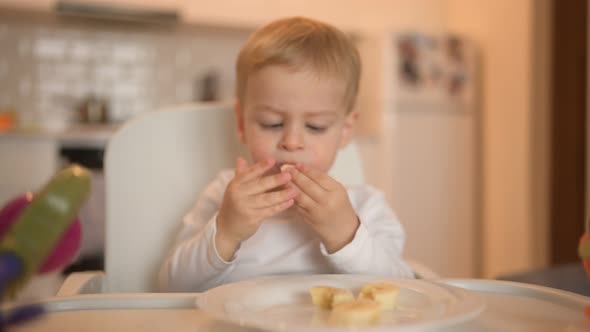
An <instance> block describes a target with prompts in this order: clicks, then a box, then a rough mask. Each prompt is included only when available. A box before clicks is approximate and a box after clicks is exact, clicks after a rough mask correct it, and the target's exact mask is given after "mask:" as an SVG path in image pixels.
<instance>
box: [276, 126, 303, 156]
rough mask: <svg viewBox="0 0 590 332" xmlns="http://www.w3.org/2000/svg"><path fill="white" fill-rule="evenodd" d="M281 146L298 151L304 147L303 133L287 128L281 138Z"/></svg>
mask: <svg viewBox="0 0 590 332" xmlns="http://www.w3.org/2000/svg"><path fill="white" fill-rule="evenodd" d="M280 146H281V148H282V149H283V150H286V151H296V150H301V149H303V146H304V144H303V135H302V133H301V132H300V131H298V130H296V129H292V128H287V129H286V130H285V131H284V135H283V137H282V139H281V142H280Z"/></svg>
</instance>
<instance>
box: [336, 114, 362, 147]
mask: <svg viewBox="0 0 590 332" xmlns="http://www.w3.org/2000/svg"><path fill="white" fill-rule="evenodd" d="M358 117H359V113H358V112H357V111H351V112H350V113H348V114H347V115H346V118H345V119H344V127H343V128H342V136H341V137H340V148H343V147H345V146H347V145H348V143H349V142H350V139H351V138H352V134H353V132H354V126H355V125H356V121H357V120H358Z"/></svg>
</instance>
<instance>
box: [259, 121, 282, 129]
mask: <svg viewBox="0 0 590 332" xmlns="http://www.w3.org/2000/svg"><path fill="white" fill-rule="evenodd" d="M260 126H261V127H262V128H264V129H279V128H281V127H283V123H281V122H279V123H261V124H260Z"/></svg>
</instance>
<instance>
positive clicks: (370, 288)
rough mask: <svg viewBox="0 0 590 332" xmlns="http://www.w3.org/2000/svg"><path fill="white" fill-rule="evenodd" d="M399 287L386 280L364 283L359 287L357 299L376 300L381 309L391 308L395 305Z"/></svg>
mask: <svg viewBox="0 0 590 332" xmlns="http://www.w3.org/2000/svg"><path fill="white" fill-rule="evenodd" d="M398 294H399V287H397V286H396V285H394V284H391V283H388V282H375V283H370V284H366V285H364V286H363V287H362V288H361V291H360V293H359V296H358V299H359V300H363V299H364V300H373V301H375V302H377V303H378V304H379V306H380V308H381V310H391V309H393V308H394V307H395V303H396V301H397V295H398Z"/></svg>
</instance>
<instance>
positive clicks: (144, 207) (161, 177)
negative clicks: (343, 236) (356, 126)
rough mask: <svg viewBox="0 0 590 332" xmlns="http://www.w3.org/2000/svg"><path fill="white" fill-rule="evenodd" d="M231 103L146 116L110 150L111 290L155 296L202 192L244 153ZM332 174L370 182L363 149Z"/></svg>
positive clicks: (344, 154)
mask: <svg viewBox="0 0 590 332" xmlns="http://www.w3.org/2000/svg"><path fill="white" fill-rule="evenodd" d="M234 128H235V123H234V116H233V109H232V105H230V104H190V105H183V106H179V107H173V108H170V109H165V110H161V111H156V112H150V113H147V114H145V115H142V116H139V117H137V118H136V119H134V120H132V121H130V122H129V123H127V124H126V125H124V126H123V127H122V128H121V129H120V130H118V131H117V133H116V134H115V135H114V136H113V137H112V139H111V140H110V142H109V145H108V147H107V151H106V159H105V181H106V190H105V191H106V249H105V273H106V280H105V281H106V283H105V289H104V291H105V292H111V293H112V292H154V291H157V275H158V270H159V267H160V263H161V262H162V259H163V258H164V256H165V255H166V254H167V253H168V251H169V250H170V247H171V245H172V242H173V240H174V238H175V236H176V233H177V231H178V230H179V226H180V221H181V219H182V217H183V215H184V214H185V213H187V212H188V210H189V209H190V208H191V207H192V205H193V204H194V202H195V200H196V198H197V196H198V194H199V192H200V191H202V190H203V189H204V187H205V186H206V185H207V184H208V183H209V182H210V181H211V180H213V178H214V177H215V175H216V174H217V173H218V172H219V171H220V170H221V169H225V168H231V167H233V166H234V163H235V160H236V157H237V156H238V155H240V154H241V155H244V154H243V148H242V145H241V144H240V143H239V141H238V139H237V136H236V134H235V129H234ZM331 175H332V176H333V177H335V178H336V179H338V180H339V181H341V182H342V183H344V184H359V183H363V182H364V177H363V172H362V166H361V161H360V157H359V154H358V151H357V149H356V146H355V145H354V144H349V146H348V147H346V148H345V149H343V150H341V151H340V153H339V155H338V158H337V160H336V162H335V164H334V167H333V169H332V171H331Z"/></svg>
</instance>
